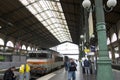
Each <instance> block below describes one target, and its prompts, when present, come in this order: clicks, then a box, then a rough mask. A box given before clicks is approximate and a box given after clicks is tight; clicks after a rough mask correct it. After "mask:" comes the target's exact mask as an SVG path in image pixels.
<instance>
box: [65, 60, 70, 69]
mask: <svg viewBox="0 0 120 80" xmlns="http://www.w3.org/2000/svg"><path fill="white" fill-rule="evenodd" d="M68 63H69V61H65V62H64V66H65V71H68Z"/></svg>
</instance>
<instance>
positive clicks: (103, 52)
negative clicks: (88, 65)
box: [82, 0, 117, 80]
mask: <svg viewBox="0 0 120 80" xmlns="http://www.w3.org/2000/svg"><path fill="white" fill-rule="evenodd" d="M116 4H117V1H116V0H108V1H107V7H108V8H109V10H107V8H105V5H103V0H95V5H93V6H94V7H93V8H95V14H96V31H97V36H98V46H99V51H98V53H99V59H98V60H97V66H98V68H97V80H113V74H112V68H111V60H110V59H109V56H108V55H109V54H108V48H107V37H106V36H107V35H106V25H105V15H104V10H105V11H107V12H110V11H111V10H112V9H113V7H115V6H116ZM82 5H83V7H84V8H85V9H87V10H90V8H92V7H91V2H90V0H84V1H83V3H82Z"/></svg>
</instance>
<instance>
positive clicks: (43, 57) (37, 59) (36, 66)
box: [27, 50, 64, 74]
mask: <svg viewBox="0 0 120 80" xmlns="http://www.w3.org/2000/svg"><path fill="white" fill-rule="evenodd" d="M27 63H28V64H29V66H30V68H31V73H34V74H46V73H48V72H50V71H52V70H55V69H58V68H61V67H63V66H64V61H63V55H62V54H60V53H59V52H57V51H53V50H38V51H30V52H28V58H27Z"/></svg>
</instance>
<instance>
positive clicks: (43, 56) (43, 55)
mask: <svg viewBox="0 0 120 80" xmlns="http://www.w3.org/2000/svg"><path fill="white" fill-rule="evenodd" d="M37 55H38V58H48V54H46V53H39V54H37Z"/></svg>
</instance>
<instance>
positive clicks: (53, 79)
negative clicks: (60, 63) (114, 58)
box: [36, 63, 120, 80]
mask: <svg viewBox="0 0 120 80" xmlns="http://www.w3.org/2000/svg"><path fill="white" fill-rule="evenodd" d="M112 71H113V76H114V80H119V79H120V76H119V75H120V71H119V70H115V69H112ZM67 74H68V73H67V72H66V71H65V69H64V68H62V69H60V70H57V71H55V72H53V73H50V74H48V75H45V76H43V77H40V78H37V79H36V80H67ZM76 80H97V79H96V75H95V74H94V73H93V74H90V75H85V74H83V73H82V67H81V65H79V63H78V66H77V71H76Z"/></svg>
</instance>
